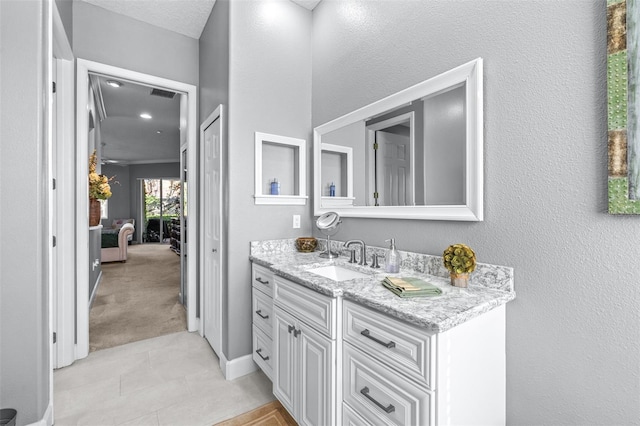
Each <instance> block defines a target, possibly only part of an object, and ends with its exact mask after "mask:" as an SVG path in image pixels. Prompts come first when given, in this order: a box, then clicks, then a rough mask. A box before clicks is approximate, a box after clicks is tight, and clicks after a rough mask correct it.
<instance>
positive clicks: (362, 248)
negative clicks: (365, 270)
mask: <svg viewBox="0 0 640 426" xmlns="http://www.w3.org/2000/svg"><path fill="white" fill-rule="evenodd" d="M351 244H360V260H359V261H358V265H364V266H367V245H366V244H365V242H364V241H362V240H349V241H347V242H346V243H344V246H345V247H349V246H351Z"/></svg>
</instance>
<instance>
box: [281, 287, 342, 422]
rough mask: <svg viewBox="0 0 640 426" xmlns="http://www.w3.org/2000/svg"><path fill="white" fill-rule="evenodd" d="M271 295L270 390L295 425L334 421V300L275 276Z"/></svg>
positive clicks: (335, 374) (335, 419)
mask: <svg viewBox="0 0 640 426" xmlns="http://www.w3.org/2000/svg"><path fill="white" fill-rule="evenodd" d="M273 294H274V296H273V297H274V309H273V311H274V326H273V342H274V349H273V350H274V359H275V364H274V366H273V393H274V395H275V396H276V397H277V398H278V399H279V400H280V402H281V403H282V405H283V406H285V408H286V409H287V410H288V411H289V412H290V413H291V415H292V416H293V417H294V418H295V420H296V421H297V422H298V424H301V425H317V426H323V425H332V424H336V422H337V417H336V416H337V413H336V412H337V406H338V404H337V392H338V389H337V383H336V378H337V370H336V366H337V342H336V335H337V324H336V316H337V313H338V312H337V299H335V298H330V297H327V296H324V295H321V294H319V293H316V292H314V291H312V290H309V289H306V288H304V287H303V286H300V285H298V284H295V283H292V282H290V281H288V280H285V279H282V278H280V277H276V278H275V286H274V293H273Z"/></svg>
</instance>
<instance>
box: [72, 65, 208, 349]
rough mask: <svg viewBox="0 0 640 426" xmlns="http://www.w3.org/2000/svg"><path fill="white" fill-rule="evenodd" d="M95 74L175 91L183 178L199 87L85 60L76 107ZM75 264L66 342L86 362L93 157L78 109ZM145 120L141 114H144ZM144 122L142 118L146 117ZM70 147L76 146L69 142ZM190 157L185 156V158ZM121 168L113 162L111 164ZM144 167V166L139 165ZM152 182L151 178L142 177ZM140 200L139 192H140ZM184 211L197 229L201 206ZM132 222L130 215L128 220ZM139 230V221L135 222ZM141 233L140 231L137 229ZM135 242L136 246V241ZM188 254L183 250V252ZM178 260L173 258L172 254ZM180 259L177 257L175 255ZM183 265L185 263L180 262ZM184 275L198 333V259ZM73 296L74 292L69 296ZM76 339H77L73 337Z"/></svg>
mask: <svg viewBox="0 0 640 426" xmlns="http://www.w3.org/2000/svg"><path fill="white" fill-rule="evenodd" d="M91 75H96V76H108V77H110V78H114V79H117V80H118V81H120V82H124V83H125V84H126V83H136V84H141V85H145V86H147V87H155V88H160V89H161V90H164V91H172V92H174V93H177V94H179V95H180V117H179V119H180V120H179V121H180V140H179V150H178V152H177V153H176V157H177V160H176V173H175V174H174V173H171V175H174V176H180V177H182V176H183V172H182V171H183V170H185V169H186V161H184V162H183V161H182V160H183V159H186V160H187V161H188V162H189V163H190V164H195V163H196V158H197V157H196V153H197V142H196V137H197V125H196V122H197V115H196V93H197V90H196V87H195V86H194V85H190V84H185V83H181V82H177V81H174V80H168V79H164V78H160V77H156V76H152V75H148V74H143V73H138V72H135V71H131V70H126V69H123V68H118V67H113V66H110V65H106V64H101V63H97V62H93V61H87V60H83V59H78V60H77V87H76V96H77V105H78V106H83V105H89V93H90V86H91V78H90V76H91ZM76 112H77V117H76V126H77V128H76V135H77V144H76V147H75V148H76V149H75V152H76V176H77V181H76V194H75V199H74V200H72V202H75V205H76V247H77V251H76V256H77V257H76V265H77V280H76V283H71V284H70V285H74V284H75V288H74V290H75V295H76V297H75V301H74V304H75V306H76V323H77V325H76V333H75V335H76V336H75V337H76V341H77V343H75V346H74V342H73V339H70V340H67V341H65V342H64V344H65V345H71V347H72V348H74V349H75V359H80V358H84V357H86V356H87V355H88V353H89V301H90V294H89V282H88V281H89V272H90V268H91V262H87V259H89V235H88V232H87V230H88V229H89V222H88V210H89V209H88V204H89V203H88V199H87V197H86V194H87V191H88V186H87V185H88V183H87V179H86V176H87V175H88V162H87V161H86V159H88V158H89V154H90V152H89V148H90V147H89V141H88V134H89V120H88V117H87V114H88V111H87V109H86V108H82V107H78V108H76ZM141 117H142V115H141ZM142 118H144V117H142ZM70 143H73V141H71V142H70ZM106 143H107V149H108V150H110V151H108V152H109V155H112V154H113V150H112V148H113V146H112V145H109V141H106ZM183 152H185V153H186V155H185V156H183V155H182V153H183ZM104 160H113V159H112V158H108V156H107V158H104ZM113 164H117V163H115V162H113V163H112V165H113ZM139 166H143V165H139ZM184 175H185V176H186V177H188V180H189V181H191V182H192V186H193V185H194V184H197V174H196V170H195V169H188V170H186V171H185V172H184ZM144 177H148V176H144ZM139 196H141V193H139ZM131 197H132V198H131V204H132V205H140V200H139V199H136V197H135V196H133V195H132V196H131ZM185 203H188V205H186V204H185V206H184V208H185V210H188V211H190V212H191V216H192V220H195V222H194V223H195V224H197V223H198V222H197V217H196V215H197V205H196V204H195V203H196V200H195V199H189V200H185ZM114 205H115V203H113V202H110V203H109V211H110V212H112V211H113V208H114ZM129 217H130V216H129ZM136 222H137V223H138V224H139V225H140V221H138V220H136ZM138 228H139V229H140V226H138ZM192 231H193V232H194V234H193V235H197V229H192ZM136 234H137V235H135V238H136V241H139V242H142V238H141V235H142V234H141V233H140V232H136ZM196 242H197V240H196V239H195V238H190V239H188V242H186V245H187V246H189V248H190V249H191V250H189V251H190V252H192V253H197V246H196V244H195V243H196ZM132 243H133V241H132ZM183 249H184V247H183ZM174 256H175V255H174ZM176 257H177V256H176ZM180 262H182V260H180ZM184 264H185V267H184V270H185V271H184V273H183V274H182V275H184V276H185V277H186V279H187V280H188V282H187V283H186V286H185V291H184V292H183V294H181V298H182V299H183V301H184V304H185V307H186V310H187V329H188V331H196V330H199V328H200V327H199V321H198V318H197V315H196V314H197V311H196V308H197V307H196V305H195V303H189V294H195V289H196V284H197V283H196V281H195V280H196V278H197V271H196V268H197V257H196V256H189V258H187V259H185V260H184ZM70 293H71V295H72V296H73V293H74V292H73V291H72V292H70ZM72 335H73V334H72Z"/></svg>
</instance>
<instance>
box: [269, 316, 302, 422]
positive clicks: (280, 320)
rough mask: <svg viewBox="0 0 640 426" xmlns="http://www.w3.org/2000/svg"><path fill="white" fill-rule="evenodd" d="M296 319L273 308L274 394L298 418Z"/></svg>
mask: <svg viewBox="0 0 640 426" xmlns="http://www.w3.org/2000/svg"><path fill="white" fill-rule="evenodd" d="M293 330H295V319H294V318H293V317H292V316H291V315H289V314H287V313H286V312H284V311H283V310H282V309H280V308H278V307H277V306H276V307H274V310H273V355H274V365H273V379H274V380H273V394H274V395H275V396H276V398H278V399H279V400H280V402H281V403H282V405H283V406H284V407H285V408H286V409H287V411H289V413H291V415H292V416H293V417H294V418H297V413H296V412H295V410H294V407H295V403H296V392H297V391H296V380H297V375H296V369H297V366H296V362H295V361H296V343H297V340H296V339H295V338H294V337H293Z"/></svg>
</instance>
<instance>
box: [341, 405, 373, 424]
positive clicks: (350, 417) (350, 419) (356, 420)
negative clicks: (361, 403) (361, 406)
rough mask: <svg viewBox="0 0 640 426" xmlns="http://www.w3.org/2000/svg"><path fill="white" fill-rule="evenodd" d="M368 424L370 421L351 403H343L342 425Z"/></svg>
mask: <svg viewBox="0 0 640 426" xmlns="http://www.w3.org/2000/svg"><path fill="white" fill-rule="evenodd" d="M366 424H368V422H367V421H366V420H365V419H363V418H362V417H361V416H360V414H358V413H356V412H355V411H354V410H353V408H351V407H350V406H349V404H347V403H346V402H343V403H342V426H362V425H366Z"/></svg>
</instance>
